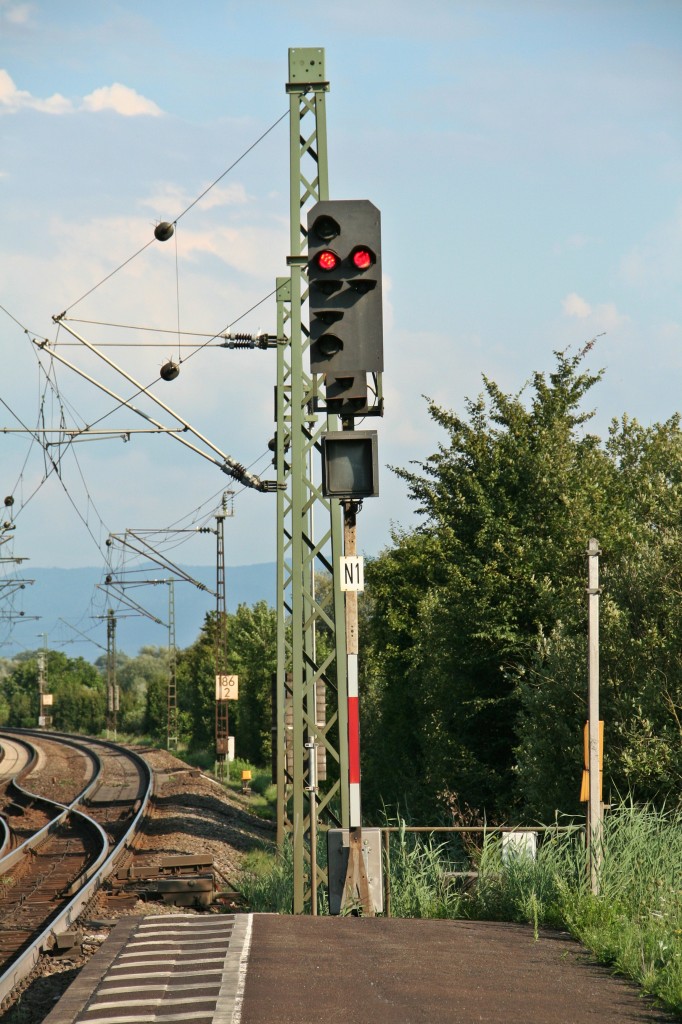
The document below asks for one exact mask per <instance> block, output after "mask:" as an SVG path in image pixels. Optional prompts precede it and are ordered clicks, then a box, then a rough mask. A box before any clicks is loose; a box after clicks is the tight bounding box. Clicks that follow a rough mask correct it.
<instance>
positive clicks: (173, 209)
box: [140, 182, 249, 220]
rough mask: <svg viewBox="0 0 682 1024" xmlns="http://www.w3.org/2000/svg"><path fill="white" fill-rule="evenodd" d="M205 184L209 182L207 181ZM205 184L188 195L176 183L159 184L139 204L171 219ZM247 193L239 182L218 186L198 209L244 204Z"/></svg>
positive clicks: (198, 193)
mask: <svg viewBox="0 0 682 1024" xmlns="http://www.w3.org/2000/svg"><path fill="white" fill-rule="evenodd" d="M207 184H210V182H209V183H207ZM206 187H207V186H206V185H204V186H203V187H199V188H197V193H196V195H190V194H189V193H188V192H185V191H184V190H183V189H181V188H179V187H178V186H177V185H171V184H165V185H159V186H158V188H157V191H156V192H154V193H152V194H151V195H149V196H147V198H146V199H143V200H141V202H140V205H141V206H146V207H149V208H150V209H152V210H154V212H155V213H158V215H159V216H160V217H161V218H162V219H165V220H172V219H173V218H174V217H176V216H178V214H180V213H181V212H182V211H183V210H186V209H187V207H188V206H189V205H190V204H191V203H193V202H194V201H195V199H196V198H197V195H200V194H201V192H202V191H203V189H204V188H206ZM248 202H249V195H248V193H247V191H246V188H245V187H244V185H243V184H242V183H241V182H234V184H231V185H227V186H222V187H221V186H218V185H216V187H215V188H212V189H211V191H210V192H209V193H208V194H207V195H206V196H204V197H203V198H202V199H201V202H200V204H199V209H201V210H203V211H205V210H212V209H215V208H216V207H220V206H246V205H247V204H248Z"/></svg>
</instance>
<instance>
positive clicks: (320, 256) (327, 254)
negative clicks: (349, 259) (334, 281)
mask: <svg viewBox="0 0 682 1024" xmlns="http://www.w3.org/2000/svg"><path fill="white" fill-rule="evenodd" d="M340 262H341V261H340V260H339V257H338V256H337V255H336V253H335V252H334V251H333V250H332V249H321V250H320V252H318V253H317V254H316V256H315V264H316V266H317V268H318V270H324V271H325V272H329V271H330V270H336V268H337V267H338V265H339V263H340Z"/></svg>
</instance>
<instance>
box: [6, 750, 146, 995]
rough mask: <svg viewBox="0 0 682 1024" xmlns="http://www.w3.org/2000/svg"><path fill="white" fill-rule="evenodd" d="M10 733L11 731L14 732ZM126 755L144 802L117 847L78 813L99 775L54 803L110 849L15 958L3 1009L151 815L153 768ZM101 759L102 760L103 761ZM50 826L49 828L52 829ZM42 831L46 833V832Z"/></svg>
mask: <svg viewBox="0 0 682 1024" xmlns="http://www.w3.org/2000/svg"><path fill="white" fill-rule="evenodd" d="M7 731H8V732H10V730H7ZM15 731H17V732H21V734H22V735H29V736H32V737H43V738H44V736H45V734H44V733H36V732H33V731H31V730H11V732H12V734H13V733H14V732H15ZM49 739H50V740H58V741H61V742H63V743H67V744H68V745H70V746H72V747H76V748H77V749H78V748H79V749H81V750H82V751H84V752H87V753H89V754H90V756H91V757H92V756H95V757H96V755H95V754H94V751H92V750H91V749H90V748H89V747H87V746H86V745H85V744H84V743H78V742H77V741H74V740H73V738H72V737H71V736H68V735H67V734H64V733H54V732H50V733H49ZM91 742H92V743H93V744H96V745H97V746H101V747H105V748H108V749H111V750H116V751H120V750H121V749H122V748H121V747H118V746H116V744H114V743H110V742H109V741H107V740H92V741H91ZM125 753H126V755H127V756H128V757H129V758H130V760H131V761H133V762H134V763H135V764H136V766H137V768H138V771H139V772H140V776H141V778H142V780H143V786H144V793H143V796H142V798H141V800H140V803H139V807H138V808H137V810H136V812H135V814H134V817H133V819H132V821H131V823H130V826H129V827H128V828H127V829H126V831H125V833H124V834H123V835H122V836H121V837H120V838H119V840H118V842H117V843H116V844H115V845H114V846H112V848H111V849H109V843H108V839H107V837H106V834H105V833H104V831H103V829H102V828H101V826H100V825H99V823H98V822H96V821H95V820H94V818H91V817H90V816H89V815H87V814H85V813H84V812H82V811H78V810H77V809H76V806H75V805H76V804H77V803H80V802H82V801H83V800H84V799H85V798H86V797H87V795H89V794H90V793H91V792H93V791H94V789H95V788H96V787H97V786H98V785H99V782H100V773H99V772H96V774H95V777H94V778H93V779H92V780H91V781H90V782H89V783H88V785H87V786H86V787H85V788H84V790H83V791H82V792H81V793H80V794H79V795H78V796H77V797H76V799H75V800H73V801H72V802H71V804H69V805H57V804H56V801H53V802H54V803H55V805H57V806H60V807H62V808H63V813H62V814H61V815H60V816H62V817H65V816H66V815H68V814H77V815H78V816H79V817H82V818H83V819H86V820H89V821H90V822H91V823H92V824H93V825H94V826H96V828H97V829H98V830H99V832H101V833H102V835H103V836H104V839H105V840H106V847H105V849H104V850H103V851H102V853H101V854H100V855H99V856H98V857H97V858H96V859H95V861H94V862H93V864H91V865H90V866H89V867H88V869H87V870H86V871H85V873H84V875H82V876H81V879H80V880H81V881H82V883H83V884H82V885H81V886H80V887H79V889H78V891H77V892H76V893H75V894H74V895H73V896H72V897H71V899H69V901H68V902H67V903H66V904H65V906H64V907H62V909H61V910H59V911H58V912H57V913H56V914H55V916H54V917H53V918H52V919H51V920H50V921H49V923H48V924H47V926H46V927H45V928H44V929H43V931H42V932H40V934H39V935H38V936H37V937H36V938H35V939H34V940H33V942H32V943H31V945H30V947H29V948H27V949H26V950H25V951H24V952H23V953H21V954H20V955H19V957H17V959H15V960H14V961H13V962H12V963H11V964H10V966H9V968H8V969H7V970H5V972H4V973H3V974H1V975H0V1006H1V1005H2V1003H3V1001H4V1000H5V999H6V998H7V996H8V995H9V994H10V993H11V992H12V990H13V989H14V988H15V987H16V985H18V984H19V983H20V982H21V981H22V980H23V979H24V978H25V977H27V975H29V974H30V973H31V971H32V970H33V968H34V967H35V965H36V964H37V962H38V959H39V957H40V955H41V953H42V952H43V950H45V949H48V948H51V947H52V945H53V944H54V942H55V940H56V938H57V936H58V935H60V934H62V933H63V932H65V931H68V929H69V928H70V927H71V925H72V924H73V923H74V922H75V921H76V920H77V918H78V916H79V915H80V913H81V912H82V910H83V908H84V907H85V906H86V905H87V903H89V901H90V900H91V899H92V898H93V896H94V895H95V893H96V892H97V889H98V888H99V886H100V885H101V884H102V882H103V881H104V880H105V879H106V878H108V876H109V875H110V874H111V873H112V872H113V871H114V869H115V867H116V861H117V860H118V857H119V856H120V854H121V852H122V851H123V850H124V849H126V848H127V847H128V846H129V845H130V843H131V842H132V840H133V837H134V835H135V833H136V832H137V829H138V828H139V825H140V822H141V820H142V818H143V817H144V815H145V814H146V812H147V807H148V804H149V801H150V799H151V796H152V791H153V776H152V772H151V769H150V768H149V765H148V764H147V762H146V761H145V760H144V759H143V758H141V757H140V756H139V755H138V754H136V753H134V752H133V751H126V752H125ZM97 760H99V758H98V759H97ZM55 820H56V819H55ZM49 825H53V822H50V823H49ZM49 825H48V826H46V827H45V828H49ZM41 831H44V829H43V830H41ZM31 838H33V837H31ZM25 845H26V844H22V847H25ZM19 849H21V847H17V850H19ZM10 856H11V855H10ZM7 861H8V858H7V857H5V858H3V859H2V860H0V871H2V870H3V869H4V868H5V867H6V864H7Z"/></svg>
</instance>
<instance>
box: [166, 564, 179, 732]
mask: <svg viewBox="0 0 682 1024" xmlns="http://www.w3.org/2000/svg"><path fill="white" fill-rule="evenodd" d="M176 670H177V648H176V646H175V580H172V579H169V580H168V711H167V718H166V746H167V748H168V750H177V748H178V691H177V678H176Z"/></svg>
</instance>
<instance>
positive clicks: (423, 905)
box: [240, 803, 682, 1013]
mask: <svg viewBox="0 0 682 1024" xmlns="http://www.w3.org/2000/svg"><path fill="white" fill-rule="evenodd" d="M468 853H469V856H471V857H472V859H473V862H474V867H475V868H476V870H477V871H478V878H477V880H476V884H475V885H472V886H466V885H462V884H459V883H458V882H457V881H453V879H452V877H448V876H449V873H451V872H453V871H455V870H459V869H461V868H462V867H463V866H464V864H463V861H462V857H463V851H462V848H461V847H458V846H457V845H456V844H454V843H451V842H448V843H437V842H435V841H434V840H433V839H427V840H424V839H422V838H419V837H417V836H415V835H414V834H412V833H409V832H407V831H406V829H405V828H404V823H403V827H402V828H401V829H400V831H399V832H398V833H394V834H393V835H392V837H391V853H390V859H391V877H390V883H391V912H392V914H393V916H395V917H428V918H467V919H470V920H496V921H515V922H522V923H527V924H530V925H531V926H532V927H533V931H534V935H535V937H536V938H537V937H538V934H539V929H540V928H541V927H550V928H561V929H566V930H568V931H569V932H570V933H571V934H572V935H573V936H574V937H575V938H576V939H578V940H579V941H580V942H581V943H582V944H583V945H584V946H585V947H586V948H587V949H589V950H590V951H591V952H592V953H593V954H595V956H596V957H597V958H598V959H599V960H600V961H601V962H602V963H605V964H608V965H609V966H611V967H612V968H613V969H614V970H615V971H617V972H618V973H620V974H623V975H625V976H626V977H628V978H630V979H632V980H633V981H635V982H636V983H637V984H639V985H640V986H641V988H642V989H643V991H644V992H646V993H648V994H650V995H653V996H655V997H656V998H657V999H659V1000H660V1001H661V1003H662V1004H663V1005H664V1006H666V1007H667V1008H668V1009H670V1010H673V1011H675V1012H677V1013H682V813H680V812H679V811H666V810H665V809H656V808H654V807H651V806H644V807H641V806H639V807H638V806H634V805H632V804H628V803H622V804H620V805H619V806H617V807H615V808H614V809H612V810H611V812H610V813H608V814H607V816H606V818H605V822H604V837H603V864H602V869H601V874H600V879H599V881H600V892H599V895H598V896H595V895H594V894H593V893H592V892H591V889H590V884H589V877H588V872H587V858H586V852H585V845H584V838H583V830H582V829H581V828H578V827H576V828H575V829H572V830H568V831H561V830H559V829H558V828H557V829H556V830H553V829H550V830H549V831H548V832H547V833H545V835H544V838H543V841H542V843H541V844H540V846H539V849H538V852H537V856H536V858H535V859H533V858H531V857H529V856H524V855H518V856H510V857H505V856H503V852H502V843H501V840H500V837H499V833H498V834H496V833H495V832H493V831H492V830H491V831H490V832H487V833H485V836H484V840H483V842H482V844H481V845H480V846H479V847H478V848H477V849H475V850H469V851H468ZM250 857H251V858H252V859H251V860H249V858H247V860H246V861H245V873H244V876H243V879H242V884H241V886H240V888H241V890H242V892H243V894H244V896H245V898H246V899H247V901H248V903H249V905H250V906H251V908H252V909H254V910H264V911H275V912H278V913H290V912H291V908H292V897H293V880H292V879H293V857H292V852H291V848H290V846H288V845H285V847H284V849H283V851H282V852H281V854H279V855H276V854H272V853H270V854H267V853H265V852H262V853H259V854H258V855H257V856H254V855H250ZM319 910H320V912H321V913H324V912H325V907H324V905H323V904H322V903H321V904H320V906H319Z"/></svg>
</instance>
